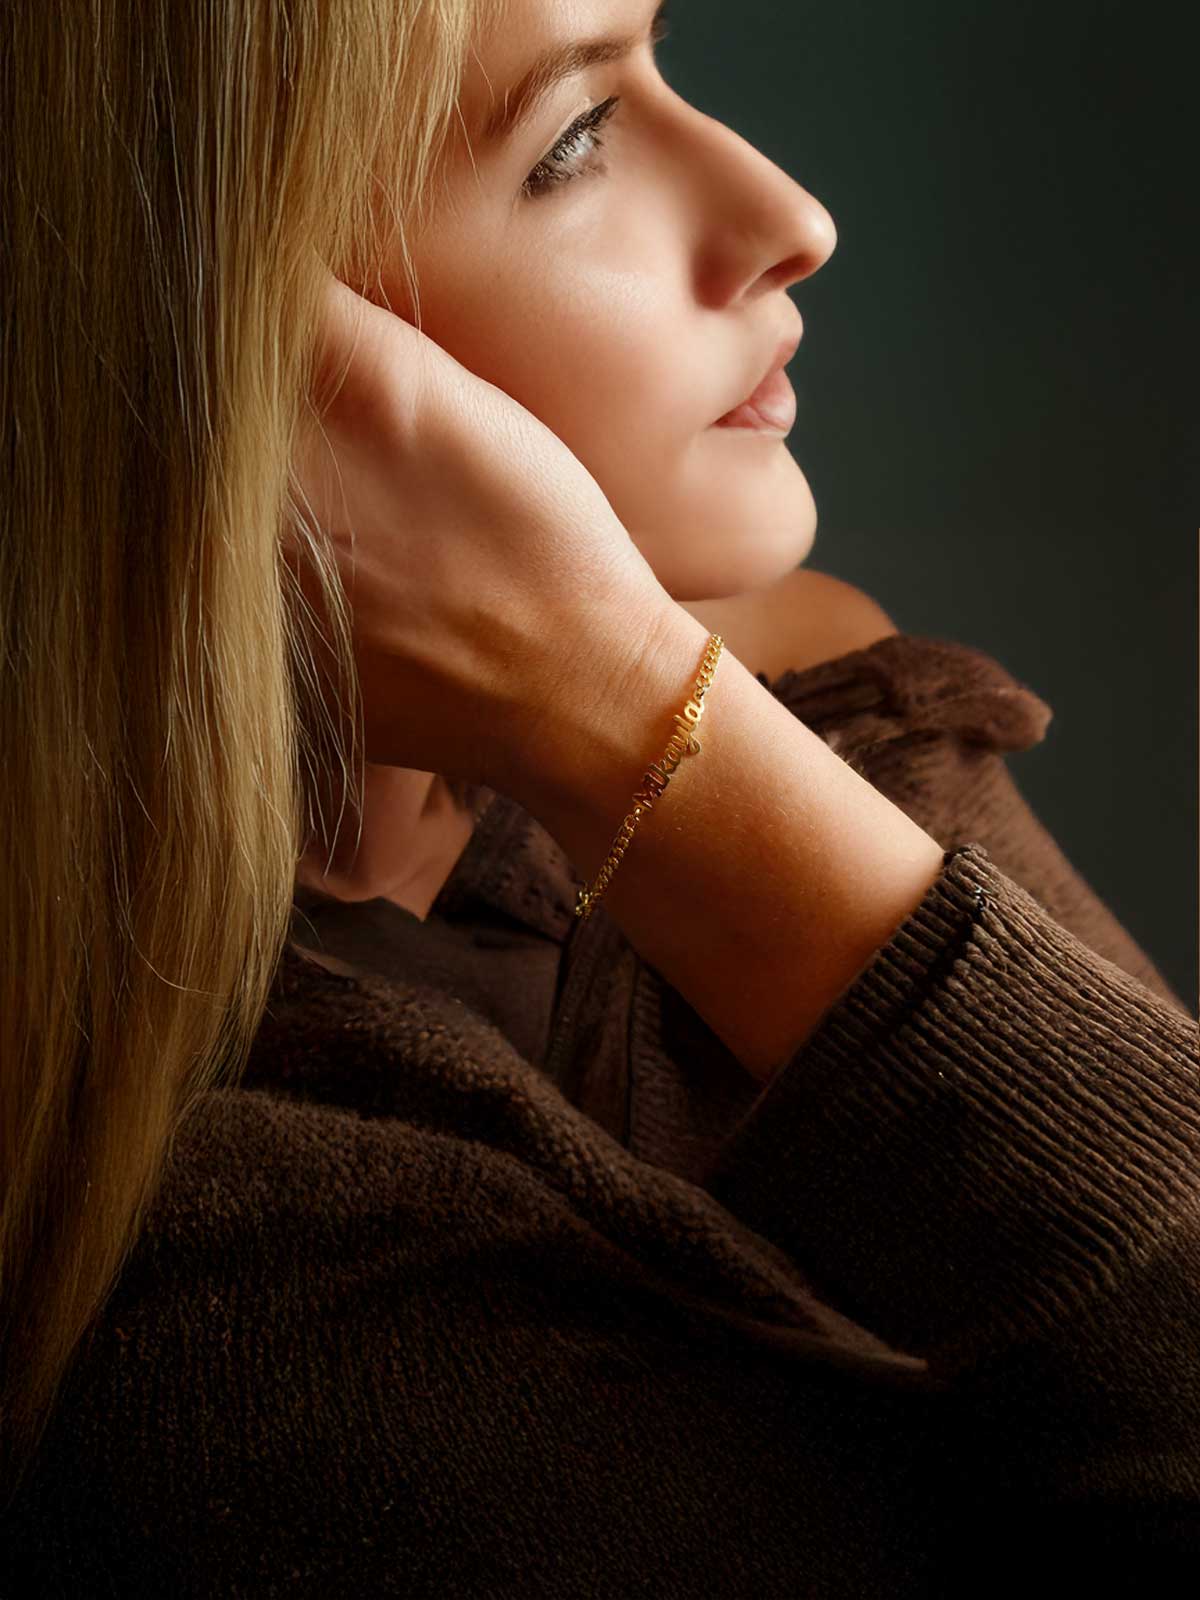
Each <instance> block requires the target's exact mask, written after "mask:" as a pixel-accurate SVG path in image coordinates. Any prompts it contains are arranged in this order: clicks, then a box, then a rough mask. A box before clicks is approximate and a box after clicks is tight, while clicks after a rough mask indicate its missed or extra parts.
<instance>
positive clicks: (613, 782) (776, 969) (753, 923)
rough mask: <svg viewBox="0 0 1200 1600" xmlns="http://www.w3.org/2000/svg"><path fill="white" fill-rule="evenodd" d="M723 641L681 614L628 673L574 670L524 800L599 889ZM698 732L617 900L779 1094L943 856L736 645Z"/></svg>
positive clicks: (691, 996)
mask: <svg viewBox="0 0 1200 1600" xmlns="http://www.w3.org/2000/svg"><path fill="white" fill-rule="evenodd" d="M708 635H709V629H708V628H707V627H706V626H705V623H704V622H702V621H701V620H699V619H698V618H697V617H694V616H692V615H691V614H689V612H688V611H686V610H685V609H684V608H683V607H682V606H680V605H677V604H673V603H672V604H670V605H669V606H668V607H666V608H664V609H661V610H660V611H659V612H658V613H656V614H654V615H652V616H650V617H648V618H645V619H643V621H642V625H641V626H638V624H637V621H636V620H632V621H631V625H630V629H629V633H628V638H627V640H626V641H625V642H624V646H623V648H620V649H618V648H614V655H615V656H616V657H617V664H616V665H615V666H614V667H613V668H611V669H607V670H602V669H601V668H600V667H599V665H598V664H597V663H595V662H594V661H593V662H592V663H591V664H590V667H591V670H589V671H584V672H576V673H574V674H572V675H571V679H570V686H569V692H567V693H565V694H560V695H557V696H556V697H555V702H554V706H553V708H552V709H551V710H549V711H548V712H547V714H546V716H545V717H544V718H543V719H542V721H541V722H540V724H539V727H538V734H537V745H536V749H534V750H533V751H531V752H527V756H526V761H525V763H524V772H525V774H526V777H525V781H524V785H523V792H522V793H520V794H518V795H516V796H515V798H517V799H518V800H519V801H520V803H521V804H522V805H524V806H525V808H526V809H527V810H528V811H529V812H530V813H531V814H532V815H533V816H535V817H537V818H538V820H539V821H540V822H541V823H542V824H543V826H545V827H546V828H547V829H548V831H549V832H550V833H551V834H552V835H553V837H554V838H555V839H556V840H557V841H558V843H559V844H560V845H561V846H562V848H563V850H564V851H565V852H566V854H567V856H568V858H569V859H570V861H571V863H572V865H573V866H574V867H575V869H576V870H577V871H578V872H579V873H580V874H581V877H582V875H584V874H586V878H584V879H583V881H586V882H587V883H588V884H589V885H590V884H591V883H592V882H593V881H594V878H595V875H596V873H597V872H598V870H599V868H600V866H601V864H602V863H603V862H604V860H605V858H606V856H607V855H608V851H609V848H610V846H611V844H612V841H613V839H614V837H615V835H616V834H617V832H618V830H619V829H620V827H621V823H622V819H623V818H624V817H625V816H626V815H628V814H629V813H630V812H631V811H632V809H633V794H634V792H635V790H636V789H638V788H639V787H640V786H641V779H642V776H643V774H644V773H645V771H646V768H647V767H648V765H649V764H650V762H652V761H658V760H659V758H660V757H661V756H662V755H663V753H664V752H665V749H666V746H667V743H668V741H669V740H670V738H671V736H672V733H673V732H674V728H675V724H674V720H673V719H674V715H675V713H676V712H682V710H683V706H684V704H685V702H686V701H687V700H688V699H689V698H690V696H691V692H692V689H693V686H694V685H695V682H696V677H697V674H698V673H699V671H700V666H701V662H702V660H703V657H704V652H705V649H706V646H707V643H708ZM703 704H704V710H703V715H702V717H701V720H700V723H699V726H698V728H697V731H696V736H697V738H698V739H699V741H700V744H701V747H702V748H701V750H700V751H699V752H698V753H696V754H692V755H686V756H684V757H683V759H682V760H681V761H680V763H679V765H678V766H677V767H676V769H675V772H674V773H673V775H672V776H671V778H670V782H669V784H668V786H667V789H666V791H665V792H664V793H663V794H661V795H660V796H659V797H658V799H657V800H656V801H655V803H654V805H653V807H652V809H651V810H650V811H649V812H646V813H643V815H642V817H641V819H640V822H639V823H638V826H637V829H636V832H635V834H634V836H633V839H632V841H631V843H630V844H629V846H628V848H627V849H626V852H625V855H624V858H623V860H622V861H621V863H620V865H619V866H618V868H617V870H616V873H615V875H614V876H613V878H612V881H611V883H610V884H609V887H608V889H607V890H606V891H605V894H604V897H603V900H602V902H601V903H602V904H603V905H604V907H605V908H606V910H607V912H608V914H609V915H610V916H611V917H613V919H614V920H615V921H616V922H617V923H618V925H619V926H620V927H621V929H622V931H623V932H624V933H625V935H626V937H627V938H628V939H629V941H630V943H631V944H632V945H633V946H634V948H635V949H636V950H637V951H638V953H639V955H641V957H642V958H643V959H644V960H645V961H647V962H648V963H649V964H651V965H652V966H653V967H655V968H656V969H657V971H658V972H659V973H660V974H661V976H662V977H664V978H665V979H666V980H667V981H668V982H669V983H670V984H672V985H673V986H674V987H675V988H676V989H677V990H678V991H679V993H680V994H681V995H682V996H683V997H684V998H685V999H686V1000H687V1001H688V1003H689V1004H690V1005H691V1006H692V1007H693V1009H694V1010H695V1011H696V1012H697V1013H698V1014H699V1015H700V1016H701V1017H703V1018H704V1020H705V1021H706V1022H707V1023H708V1025H709V1027H711V1028H712V1030H713V1031H714V1033H716V1034H717V1035H718V1037H720V1038H721V1039H722V1041H723V1042H724V1043H725V1044H726V1045H727V1046H728V1048H729V1049H730V1050H731V1051H732V1053H733V1054H734V1056H735V1057H736V1058H737V1059H738V1061H739V1062H740V1063H741V1064H742V1065H743V1066H744V1067H745V1069H746V1070H747V1071H748V1072H749V1073H750V1074H751V1075H752V1076H753V1077H754V1078H756V1079H757V1080H759V1081H760V1082H762V1083H766V1082H767V1081H768V1080H769V1079H770V1078H771V1077H772V1076H773V1075H774V1073H775V1072H776V1071H778V1070H779V1069H780V1068H782V1067H783V1066H784V1065H786V1063H787V1062H788V1061H789V1060H790V1059H791V1057H792V1056H793V1055H794V1054H795V1052H796V1051H797V1050H798V1049H799V1048H800V1046H801V1045H803V1044H804V1042H805V1041H806V1040H807V1039H808V1038H809V1037H810V1036H811V1035H812V1034H813V1033H814V1032H815V1031H816V1029H817V1028H818V1027H819V1026H820V1023H821V1021H822V1019H823V1018H824V1016H825V1014H826V1013H827V1012H828V1010H829V1009H830V1008H831V1007H832V1005H833V1004H834V1003H835V1002H836V1001H837V1000H838V998H839V997H840V996H841V995H842V994H843V993H844V992H845V990H846V989H847V988H849V987H850V986H851V985H852V984H853V982H854V981H855V979H856V978H857V977H858V976H859V974H860V973H861V972H862V971H864V970H865V968H866V967H867V966H868V965H869V964H870V961H871V959H872V957H873V956H874V955H875V953H876V952H877V951H878V950H879V949H881V948H882V947H883V946H884V945H885V944H886V943H887V942H888V941H889V939H890V938H891V936H892V934H893V933H894V932H895V931H896V929H897V928H898V927H899V926H900V925H901V924H902V923H903V922H904V921H905V920H906V919H907V918H908V917H909V916H910V915H911V914H912V912H913V911H915V910H916V908H917V907H918V906H919V905H920V903H921V901H922V900H923V899H924V897H925V895H926V893H927V892H928V890H929V888H930V887H931V886H932V884H933V883H934V882H935V881H936V879H937V878H938V877H939V875H940V874H941V872H942V869H943V849H942V846H941V845H940V844H939V843H938V842H937V840H935V839H933V838H932V837H931V836H930V835H929V834H928V833H926V832H925V831H924V829H923V828H920V827H919V826H918V825H917V824H916V823H915V822H913V821H912V819H911V818H910V817H908V816H907V815H906V814H905V813H904V812H903V811H901V810H900V808H899V807H898V806H895V805H893V804H892V802H891V801H890V800H888V799H887V798H886V797H885V796H884V795H882V794H881V793H880V792H879V791H878V790H877V789H875V788H874V787H873V786H872V785H871V784H870V783H868V782H867V781H866V780H865V779H864V778H862V777H860V776H859V775H858V774H857V773H856V772H854V771H853V770H852V769H851V768H850V767H849V766H848V765H847V764H846V763H845V762H844V761H843V760H842V759H841V758H840V757H839V756H837V755H836V754H835V753H834V752H833V751H832V750H830V749H829V747H828V746H827V745H826V744H825V742H824V741H823V740H822V739H821V738H820V737H819V736H818V735H817V734H815V733H813V732H812V731H811V730H810V729H809V728H806V727H805V725H804V724H803V723H802V722H801V721H800V720H799V719H798V718H797V717H795V716H794V715H793V714H792V713H791V712H790V711H788V710H787V709H786V707H784V706H783V705H781V704H780V702H779V701H778V700H776V698H775V697H774V695H772V694H771V692H770V690H769V689H766V688H764V687H763V685H762V684H760V683H758V682H757V681H756V679H755V677H754V675H753V673H752V672H751V671H750V669H749V668H748V667H747V666H745V665H743V663H742V661H741V660H739V659H738V657H737V656H736V655H734V654H733V652H732V651H731V650H725V651H724V652H723V653H722V656H721V658H720V660H719V662H718V664H717V669H716V672H715V675H714V677H713V681H712V684H711V687H710V688H709V690H708V693H707V695H706V696H705V698H704V702H703Z"/></svg>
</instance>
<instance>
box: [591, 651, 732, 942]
mask: <svg viewBox="0 0 1200 1600" xmlns="http://www.w3.org/2000/svg"><path fill="white" fill-rule="evenodd" d="M724 647H725V641H724V639H722V637H721V635H720V634H719V633H712V634H709V637H708V644H707V646H706V648H705V651H704V660H703V662H702V663H701V667H700V675H699V677H697V679H696V687H695V688H694V689H693V690H692V697H691V699H690V700H689V701H688V702H687V704H686V705H685V706H684V708H683V711H682V713H680V712H676V713H675V719H674V720H675V732H674V733H673V734H672V735H671V739H670V743H669V744H668V745H667V748H666V753H665V754H664V755H663V756H661V757H660V758H659V760H658V761H652V762H651V763H650V765H649V767H647V769H646V772H645V774H644V775H643V777H642V787H641V788H640V789H638V790H637V792H636V793H635V794H634V797H633V810H632V811H631V812H630V813H629V815H628V816H627V817H626V818H625V820H624V822H622V824H621V827H620V830H619V832H618V833H617V836H616V838H615V839H614V840H613V842H612V848H611V849H610V850H609V852H608V856H607V858H606V859H605V862H604V865H603V866H602V867H601V868H600V871H599V872H598V873H597V875H596V881H595V883H593V885H592V887H591V888H590V889H588V888H581V889H580V891H579V896H578V899H577V900H576V902H575V915H576V916H577V917H582V919H583V920H584V922H586V921H587V919H588V918H589V917H590V916H591V914H592V907H593V906H594V905H595V904H596V901H597V900H599V898H600V896H601V895H602V894H603V893H604V891H605V890H606V889H607V888H608V885H609V882H610V880H611V878H612V875H613V873H614V872H615V871H616V870H617V868H618V867H619V866H620V864H621V857H622V856H623V855H624V854H625V851H626V849H627V848H628V846H629V842H630V840H631V839H632V838H633V835H634V831H635V830H636V828H637V825H638V823H639V822H640V821H641V817H642V812H643V811H650V810H651V809H652V808H653V806H654V802H655V800H657V799H658V797H659V795H660V794H662V793H663V791H664V790H665V789H666V787H667V785H668V784H669V783H670V781H671V774H672V773H673V772H674V771H675V768H676V767H677V766H678V765H679V763H680V762H681V761H682V760H683V758H684V756H694V755H699V754H700V741H699V739H697V738H696V729H697V727H698V726H699V724H700V718H701V717H702V716H703V715H704V696H705V695H706V694H707V693H708V690H709V686H710V685H711V683H712V680H713V673H714V672H715V671H716V670H717V662H718V660H719V659H720V655H721V651H722V650H723V649H724Z"/></svg>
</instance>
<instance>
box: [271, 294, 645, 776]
mask: <svg viewBox="0 0 1200 1600" xmlns="http://www.w3.org/2000/svg"><path fill="white" fill-rule="evenodd" d="M314 399H315V401H316V405H317V410H318V412H319V415H320V425H319V426H318V424H317V422H316V420H315V419H310V418H309V417H307V416H306V417H305V419H304V422H303V426H302V428H301V430H300V434H299V436H298V442H297V448H296V451H295V455H294V459H293V470H294V474H295V478H296V480H297V484H298V486H299V488H300V489H301V491H302V494H303V497H304V499H306V500H307V503H308V506H309V507H310V508H311V514H312V516H315V518H316V520H317V522H318V524H319V525H320V527H321V528H323V529H324V530H325V531H326V533H327V534H328V535H329V536H330V538H331V540H332V544H333V547H334V551H335V554H336V557H337V561H338V568H339V572H340V575H341V578H342V582H343V584H344V586H345V589H346V592H347V594H348V596H349V599H350V603H351V608H352V612H353V642H354V651H355V660H356V665H357V668H358V674H359V681H360V684H361V689H362V695H363V711H364V722H365V728H364V731H365V758H366V760H367V761H368V762H374V763H385V764H388V765H392V766H399V767H405V768H412V769H417V770H418V771H421V772H434V773H441V774H443V775H444V776H446V777H448V778H462V779H466V780H467V781H468V782H472V783H480V784H484V785H486V786H488V787H489V788H493V789H500V790H503V791H505V792H507V793H512V792H513V790H514V788H516V787H517V786H518V782H519V776H518V775H519V774H520V772H521V770H522V768H523V766H524V765H525V764H527V763H529V762H533V761H535V760H536V759H537V752H538V749H539V746H538V730H539V728H540V727H541V726H542V725H543V723H544V722H546V721H547V719H548V721H549V723H550V724H552V723H553V722H554V720H555V718H558V717H561V715H562V713H563V710H564V707H565V704H566V701H567V697H570V696H572V695H574V694H577V693H586V692H588V685H589V684H590V683H592V682H594V681H595V679H596V677H597V675H600V676H603V674H604V673H605V671H606V664H607V663H608V662H609V661H610V660H611V661H612V662H613V667H614V670H615V671H616V672H617V673H618V674H619V673H620V672H621V670H622V669H623V668H628V666H629V664H630V661H631V658H636V655H637V643H636V641H637V640H638V638H639V636H640V634H641V631H642V630H645V632H646V633H647V635H649V634H652V633H653V632H654V629H655V626H656V623H657V621H658V619H660V618H661V617H662V616H663V614H664V613H665V612H672V611H673V610H674V609H675V605H674V602H673V601H672V600H671V598H670V596H669V595H667V593H666V591H665V590H664V589H663V588H662V586H661V585H660V584H659V582H658V580H657V578H656V577H655V576H654V573H653V571H652V569H651V568H650V566H649V565H648V564H647V562H646V560H645V558H644V557H643V556H642V555H641V553H640V552H639V550H638V549H637V547H636V545H635V544H634V543H633V541H632V540H631V539H630V537H629V535H628V533H627V531H626V530H625V528H624V527H623V526H622V524H621V522H620V521H619V520H618V518H617V516H616V513H615V512H614V511H613V509H612V507H611V506H610V505H609V503H608V501H607V499H606V498H605V496H604V494H603V492H602V491H601V489H600V487H599V485H598V484H597V483H596V481H595V479H594V478H593V477H592V476H591V474H590V473H589V472H588V471H587V469H586V468H585V467H584V466H583V464H582V463H581V462H580V461H579V460H578V459H577V457H575V456H574V455H573V454H572V453H571V451H570V450H569V449H568V447H567V446H566V445H565V444H564V443H563V442H562V440H560V439H559V438H558V437H557V435H555V434H554V433H553V432H551V430H550V429H549V428H548V427H546V426H545V425H544V424H543V423H542V422H541V421H539V420H538V419H537V418H536V417H534V416H533V415H532V413H531V412H529V411H527V410H526V409H525V408H524V407H523V406H521V405H520V404H519V403H518V402H517V401H516V400H514V399H512V397H511V396H509V395H507V394H505V393H504V391H503V390H501V389H499V388H497V387H496V386H495V385H493V384H491V383H488V382H487V381H485V380H484V379H482V378H480V377H478V376H477V375H476V374H475V373H472V372H471V371H469V370H468V369H467V368H466V367H464V366H462V365H461V364H460V363H459V362H457V361H456V360H455V359H454V358H453V357H452V356H451V355H450V354H449V353H448V352H447V351H445V350H443V349H442V348H441V346H440V345H438V344H436V343H435V342H434V341H433V340H432V339H430V338H429V337H428V336H427V335H425V334H423V333H421V332H420V331H419V330H418V329H417V328H415V327H413V326H412V325H411V324H409V323H407V322H404V321H403V320H402V319H401V318H399V317H397V316H395V315H393V314H392V313H391V312H389V311H386V310H383V309H382V308H380V307H378V306H375V305H373V304H371V303H370V302H369V301H367V300H365V299H363V298H362V297H361V296H360V295H358V294H356V293H355V292H354V291H353V290H352V289H350V288H348V287H347V286H346V285H345V284H344V283H341V282H340V281H339V280H338V279H336V278H334V277H332V276H331V277H330V279H329V283H328V292H327V299H326V305H325V320H324V323H323V327H322V334H321V346H320V349H319V351H318V362H317V381H316V394H315V396H314ZM304 499H302V500H301V504H302V505H303V503H304ZM306 515H307V513H306ZM293 550H294V546H293ZM300 579H301V583H302V586H303V588H304V592H305V595H306V597H307V598H308V600H309V602H310V603H311V604H313V605H314V606H315V607H317V608H318V614H320V611H319V591H318V590H317V589H316V588H315V587H314V585H313V582H312V577H311V573H309V574H308V575H307V577H306V575H305V571H303V570H302V571H301V572H300ZM324 620H325V619H324V618H323V617H322V622H323V623H324ZM631 641H634V642H633V643H632V645H631Z"/></svg>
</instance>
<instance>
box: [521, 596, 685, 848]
mask: <svg viewBox="0 0 1200 1600" xmlns="http://www.w3.org/2000/svg"><path fill="white" fill-rule="evenodd" d="M596 637H597V635H596V632H595V630H592V631H591V632H590V633H589V639H590V641H591V642H590V644H589V643H586V642H581V648H580V650H579V651H578V652H577V653H576V655H575V658H574V665H573V667H572V668H571V670H568V671H566V672H564V673H563V675H562V677H561V679H560V682H559V684H558V686H557V688H556V692H555V693H554V694H553V695H551V696H550V697H548V699H547V701H546V702H545V703H544V705H543V709H542V714H541V716H540V717H539V718H538V719H537V722H536V724H535V725H534V726H533V727H532V728H531V730H530V734H529V738H528V741H527V745H526V750H525V756H524V760H523V763H522V770H521V774H520V776H519V777H518V778H517V779H516V780H515V784H514V787H512V788H510V789H509V791H508V792H509V793H511V794H512V795H513V798H514V799H516V800H517V801H518V802H519V803H520V804H521V805H522V806H524V808H525V809H526V810H527V811H528V812H530V814H531V815H532V816H535V817H537V819H538V820H539V821H540V822H542V823H543V825H545V826H546V827H548V828H550V830H551V831H552V832H555V833H556V836H559V837H561V825H562V819H564V818H571V819H573V820H572V822H571V823H570V824H569V832H570V833H571V835H572V839H573V840H574V841H577V842H578V843H579V846H580V849H581V855H582V857H583V859H581V860H580V861H579V862H578V866H579V868H580V870H581V871H589V872H591V871H594V870H595V869H597V868H599V866H600V864H601V862H602V861H603V859H604V857H605V855H606V853H607V850H608V846H609V844H610V843H611V840H612V837H613V835H615V833H616V832H617V830H618V828H619V827H620V825H621V822H622V819H623V818H624V817H625V815H626V814H627V812H628V811H629V810H630V809H631V805H632V798H633V794H634V791H635V790H636V789H637V788H638V787H639V785H640V783H641V780H642V778H643V776H644V775H645V772H646V769H647V767H648V766H649V765H650V763H651V762H655V761H658V760H659V759H660V758H661V757H662V755H663V753H664V751H665V750H666V748H667V745H668V743H669V742H670V740H671V738H672V735H673V734H674V733H675V732H676V731H677V725H676V723H675V720H674V719H675V716H676V714H677V713H680V712H682V710H683V707H684V704H685V703H686V701H687V700H688V699H689V698H690V697H691V694H692V690H693V687H694V685H695V682H696V678H697V676H698V674H699V672H700V669H701V664H702V661H703V657H704V652H705V648H706V646H707V644H708V640H709V637H710V635H709V631H708V629H707V628H706V627H704V626H703V624H701V623H699V622H697V621H696V619H695V618H694V617H691V616H689V614H688V613H687V612H686V611H685V610H684V609H683V608H682V606H679V605H677V604H676V602H675V601H673V600H671V599H670V598H669V597H668V596H666V594H665V591H664V592H663V594H662V596H661V597H658V596H655V597H651V599H650V600H649V601H648V602H647V604H646V606H645V607H644V608H643V609H640V610H639V609H633V610H627V611H625V612H624V613H623V614H622V615H621V616H620V617H617V618H613V619H612V620H611V621H610V623H609V624H608V627H607V630H606V631H605V632H604V633H603V635H602V638H603V642H602V644H600V645H599V646H597V644H596V642H595V640H596ZM698 737H701V738H702V733H701V734H699V735H698ZM589 846H590V848H589ZM592 854H594V855H595V856H596V859H595V861H594V862H591V860H590V856H591V855H592Z"/></svg>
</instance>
